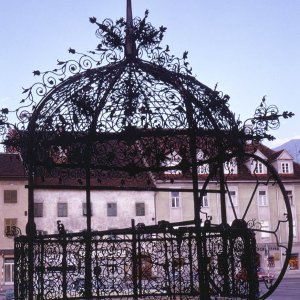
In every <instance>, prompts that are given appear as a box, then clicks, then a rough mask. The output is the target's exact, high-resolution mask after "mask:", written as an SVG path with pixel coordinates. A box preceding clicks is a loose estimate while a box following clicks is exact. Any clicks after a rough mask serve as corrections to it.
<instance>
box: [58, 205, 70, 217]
mask: <svg viewBox="0 0 300 300" xmlns="http://www.w3.org/2000/svg"><path fill="white" fill-rule="evenodd" d="M57 216H58V217H67V216H68V203H57Z"/></svg>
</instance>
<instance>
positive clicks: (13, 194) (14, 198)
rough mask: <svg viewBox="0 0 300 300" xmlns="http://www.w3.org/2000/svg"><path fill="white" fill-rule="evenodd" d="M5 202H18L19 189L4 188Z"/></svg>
mask: <svg viewBox="0 0 300 300" xmlns="http://www.w3.org/2000/svg"><path fill="white" fill-rule="evenodd" d="M3 202H4V203H18V191H17V190H4V191H3Z"/></svg>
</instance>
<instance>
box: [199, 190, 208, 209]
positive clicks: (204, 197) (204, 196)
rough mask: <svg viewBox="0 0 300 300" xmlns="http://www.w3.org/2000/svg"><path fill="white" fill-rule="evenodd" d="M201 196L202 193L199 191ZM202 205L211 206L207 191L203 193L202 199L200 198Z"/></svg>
mask: <svg viewBox="0 0 300 300" xmlns="http://www.w3.org/2000/svg"><path fill="white" fill-rule="evenodd" d="M199 197H200V193H199ZM200 201H201V204H202V207H209V203H208V196H207V193H204V194H203V197H202V199H200Z"/></svg>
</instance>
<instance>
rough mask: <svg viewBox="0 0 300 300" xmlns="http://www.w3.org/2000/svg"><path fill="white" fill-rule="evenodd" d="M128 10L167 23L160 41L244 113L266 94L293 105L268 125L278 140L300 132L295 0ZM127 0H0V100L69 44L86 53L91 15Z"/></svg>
mask: <svg viewBox="0 0 300 300" xmlns="http://www.w3.org/2000/svg"><path fill="white" fill-rule="evenodd" d="M132 6H133V16H134V17H135V16H139V17H141V18H142V17H143V16H144V12H145V10H146V9H148V10H149V17H148V21H149V22H151V23H152V25H154V26H155V27H159V26H161V25H164V26H166V27H167V32H166V33H165V38H164V40H163V45H169V46H170V49H171V52H172V54H174V55H176V56H178V57H181V56H182V54H183V52H184V51H185V50H187V51H188V53H189V54H188V61H189V62H190V64H191V66H192V68H193V75H195V76H196V78H197V79H198V80H199V81H201V82H202V83H204V84H205V85H207V86H209V87H211V88H214V87H215V85H216V84H218V86H217V89H218V90H220V91H222V92H223V93H224V94H228V95H229V96H230V100H229V105H230V109H231V110H232V111H233V112H234V113H235V114H236V116H237V117H238V116H239V118H240V119H241V120H242V121H244V120H246V119H247V118H250V117H252V116H253V114H254V111H255V109H256V107H257V106H258V105H259V104H260V101H261V99H262V98H263V97H264V96H265V97H266V101H267V104H269V105H271V104H272V105H276V106H277V107H278V108H279V110H280V111H281V112H282V111H292V112H294V113H295V116H294V117H293V118H292V119H287V120H281V124H280V128H279V129H277V130H275V131H270V132H269V133H270V134H272V135H274V136H275V137H276V141H275V142H272V143H269V142H267V141H265V144H266V145H267V146H269V147H271V148H272V147H276V146H278V145H281V144H282V143H284V142H286V141H288V140H290V139H294V138H300V121H299V117H300V105H299V101H300V18H299V15H300V0H132ZM125 8H126V0H108V1H107V0H88V1H87V0H26V1H24V0H0V41H1V47H0V70H1V72H0V108H3V107H8V108H10V109H14V108H17V107H18V106H19V103H20V101H21V100H22V96H23V95H22V87H24V88H28V87H30V86H31V85H32V84H33V83H35V82H36V81H37V77H34V76H33V73H32V72H33V71H34V70H40V71H48V70H52V69H54V68H55V67H56V63H57V60H58V59H59V60H66V59H70V58H72V56H71V55H70V54H68V49H69V48H70V47H71V48H74V49H76V50H77V51H79V52H83V53H86V52H88V51H89V50H94V49H95V48H96V46H97V44H98V41H99V40H98V38H97V37H96V36H95V30H96V29H97V26H96V25H95V24H91V23H90V22H89V18H90V17H96V18H97V20H98V21H99V22H100V21H102V20H104V19H105V18H110V19H112V20H113V21H115V20H117V19H119V18H120V17H125V15H126V10H125Z"/></svg>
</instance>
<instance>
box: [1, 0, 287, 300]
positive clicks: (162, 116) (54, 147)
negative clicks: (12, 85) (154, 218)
mask: <svg viewBox="0 0 300 300" xmlns="http://www.w3.org/2000/svg"><path fill="white" fill-rule="evenodd" d="M127 8H128V10H127V19H126V21H125V20H124V19H123V18H121V19H119V20H117V21H116V22H115V23H114V22H112V21H111V20H109V19H106V20H104V22H103V23H98V22H97V20H96V18H91V19H90V21H91V22H92V23H94V24H96V25H97V26H98V29H97V31H96V35H97V36H98V37H99V38H100V43H99V44H98V46H97V49H96V50H95V51H90V52H89V53H88V54H81V53H78V52H76V50H74V49H72V48H70V49H69V52H70V54H73V55H77V57H79V58H78V59H72V60H69V61H58V67H57V68H56V69H54V70H52V71H47V72H41V71H39V70H35V71H34V75H35V76H39V77H40V78H41V80H40V82H37V83H35V84H34V85H33V86H32V87H30V88H28V89H24V91H23V93H24V95H25V97H24V99H23V100H22V101H21V102H22V106H21V107H20V108H18V109H16V110H15V111H14V112H15V113H16V117H17V120H18V122H19V123H17V124H16V125H11V124H9V122H8V114H9V113H10V111H9V109H7V108H3V109H2V110H1V114H0V130H1V133H2V134H3V135H4V144H5V146H6V149H7V151H19V152H20V153H21V154H22V157H23V160H24V164H25V167H26V170H27V172H28V181H29V182H28V191H29V193H28V195H29V210H28V223H27V227H26V233H27V235H26V236H21V237H18V238H16V239H15V241H16V242H15V253H16V258H15V259H16V268H15V276H16V280H15V292H16V299H22V300H24V299H29V300H33V299H67V298H70V299H81V298H84V299H90V298H92V297H94V298H108V299H109V298H115V297H117V298H125V299H126V298H130V299H131V298H134V299H137V298H140V297H143V298H145V297H146V298H149V299H151V298H165V297H166V296H170V297H172V298H174V299H175V298H176V297H179V298H180V299H192V298H197V297H198V298H199V297H200V298H201V299H209V297H210V296H211V297H213V296H215V295H219V294H221V295H224V296H234V297H240V298H245V299H257V298H258V297H259V296H258V295H257V290H258V282H257V277H256V272H255V261H254V260H255V252H256V251H255V249H256V247H255V237H254V232H255V231H256V230H260V229H257V228H254V227H252V228H247V223H246V219H245V218H244V217H243V218H242V219H241V220H237V222H235V225H237V226H236V227H234V226H231V227H230V226H229V225H228V224H227V218H226V204H225V203H226V199H225V195H226V193H227V190H228V186H227V183H226V180H227V178H229V177H230V174H231V172H230V168H231V166H232V163H233V158H236V157H237V158H238V159H237V161H244V160H245V157H246V153H247V145H249V143H251V144H252V145H253V144H255V143H257V142H260V141H261V140H262V139H263V138H269V139H271V138H272V136H270V135H269V134H267V131H268V130H269V129H271V128H272V129H274V128H276V127H278V126H279V117H283V118H288V117H291V116H292V113H289V112H284V113H283V114H279V112H278V109H277V107H275V106H267V105H266V103H265V99H263V101H262V102H261V105H260V106H259V107H258V108H257V110H256V112H255V116H254V118H251V119H249V120H247V121H246V122H245V123H242V122H241V121H239V120H236V119H235V116H234V114H233V113H232V112H231V111H230V110H229V105H228V100H229V96H228V95H223V94H222V93H221V92H219V91H217V90H216V89H214V90H213V89H210V88H209V87H207V86H205V85H204V84H202V83H201V82H199V81H197V80H196V79H195V77H193V76H192V72H191V68H190V66H189V63H188V62H187V52H185V53H184V54H183V56H182V58H181V59H179V58H177V57H175V56H174V55H172V54H171V53H170V49H169V46H166V47H162V46H161V41H162V38H163V35H164V33H165V30H166V28H165V27H163V26H161V27H160V28H159V29H156V28H154V27H153V26H152V25H151V24H150V23H149V22H148V21H147V17H148V12H147V11H146V13H145V17H144V18H143V19H140V18H135V19H132V13H131V1H127ZM252 159H253V161H254V162H253V163H255V161H259V160H260V158H257V157H254V156H252ZM224 164H227V165H228V166H229V167H228V170H229V172H228V174H227V175H226V174H224V169H223V165H224ZM206 165H209V169H210V174H208V175H207V176H206V177H204V178H199V174H198V170H199V168H200V167H202V168H204V167H206ZM267 167H268V168H269V170H270V173H271V174H272V176H271V177H270V178H273V179H274V178H275V182H276V184H278V185H279V186H280V189H281V191H282V193H283V198H284V200H283V201H284V203H285V209H286V216H285V217H286V218H285V220H282V219H280V220H279V221H278V223H277V224H278V225H279V226H280V225H281V224H282V223H284V222H288V228H289V235H288V241H287V242H286V243H285V244H284V245H281V244H280V241H278V242H277V244H278V245H280V247H283V248H284V249H286V254H287V255H286V261H285V264H284V266H283V271H282V273H281V275H280V276H279V280H278V281H277V283H276V284H275V285H274V286H273V287H271V288H270V289H269V290H268V291H267V293H266V294H265V295H269V294H270V293H271V292H272V291H273V290H274V289H275V288H276V286H277V285H278V283H279V281H280V280H281V278H282V276H283V274H284V271H285V270H286V268H287V260H288V257H289V254H290V251H291V241H292V216H291V210H290V206H289V203H288V199H287V196H286V193H285V190H284V187H283V185H282V183H281V181H280V179H279V177H278V176H277V175H276V172H274V170H273V169H272V167H271V166H269V165H267ZM212 170H214V171H212ZM257 178H258V177H257ZM178 179H185V180H189V181H190V182H191V183H192V188H191V189H190V190H189V191H190V192H191V193H192V195H193V200H194V220H192V221H191V222H187V224H185V225H191V224H193V227H183V228H179V229H173V226H172V225H170V224H169V225H168V226H165V227H164V226H163V227H161V226H157V227H155V226H154V227H143V226H142V227H141V228H135V226H132V228H130V229H123V230H121V229H120V230H116V231H114V232H110V231H106V232H98V231H94V230H92V228H91V191H92V190H93V189H123V190H124V189H129V190H130V189H132V190H154V191H159V190H160V188H159V187H158V185H157V182H166V181H169V182H170V183H174V182H175V181H176V180H178ZM200 180H203V182H204V186H203V187H202V188H199V181H200ZM211 181H215V182H216V183H217V184H218V186H219V190H218V191H217V192H218V193H219V194H220V207H221V215H222V222H221V224H220V225H211V224H210V216H207V215H206V216H205V218H204V219H203V220H202V219H201V218H200V215H202V213H203V211H202V197H203V195H204V193H205V192H207V191H208V189H207V187H208V186H209V183H210V182H211ZM270 181H272V180H269V179H267V181H266V182H265V184H269V182H270ZM259 184H261V182H260V178H258V180H257V185H259ZM50 186H52V188H53V187H54V188H57V189H64V188H78V186H79V188H80V189H82V188H84V189H85V190H86V205H87V218H86V219H87V224H86V228H85V231H84V232H81V233H78V234H66V233H65V232H64V230H63V226H62V224H60V226H59V229H60V230H61V234H59V235H46V236H37V235H36V225H35V221H34V191H35V189H36V188H49V187H50ZM214 192H216V191H214ZM199 193H200V197H199ZM251 202H252V199H250V200H249V203H251ZM203 214H204V215H205V213H203ZM251 222H252V223H255V220H251ZM203 224H204V226H202V225H203ZM245 224H246V225H245ZM249 224H250V223H248V225H249ZM181 225H182V224H181ZM249 226H250V225H249ZM270 233H272V234H274V236H278V228H277V229H276V228H275V230H274V231H272V232H270ZM150 252H151V255H150ZM110 255H111V257H112V259H111V261H109V260H110ZM176 261H177V263H176ZM176 264H177V265H176ZM144 265H147V266H150V265H151V276H150V271H149V270H148V271H147V267H145V268H144ZM149 268H150V267H149ZM152 271H153V272H155V274H156V275H155V276H156V280H153V278H152V275H153V274H154V273H152ZM147 272H148V273H149V274H148V273H147ZM111 274H113V276H112V277H111V276H110V275H111ZM245 274H246V275H245ZM241 275H243V276H241ZM121 277H122V278H121ZM83 278H84V279H83ZM263 297H264V296H263Z"/></svg>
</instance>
